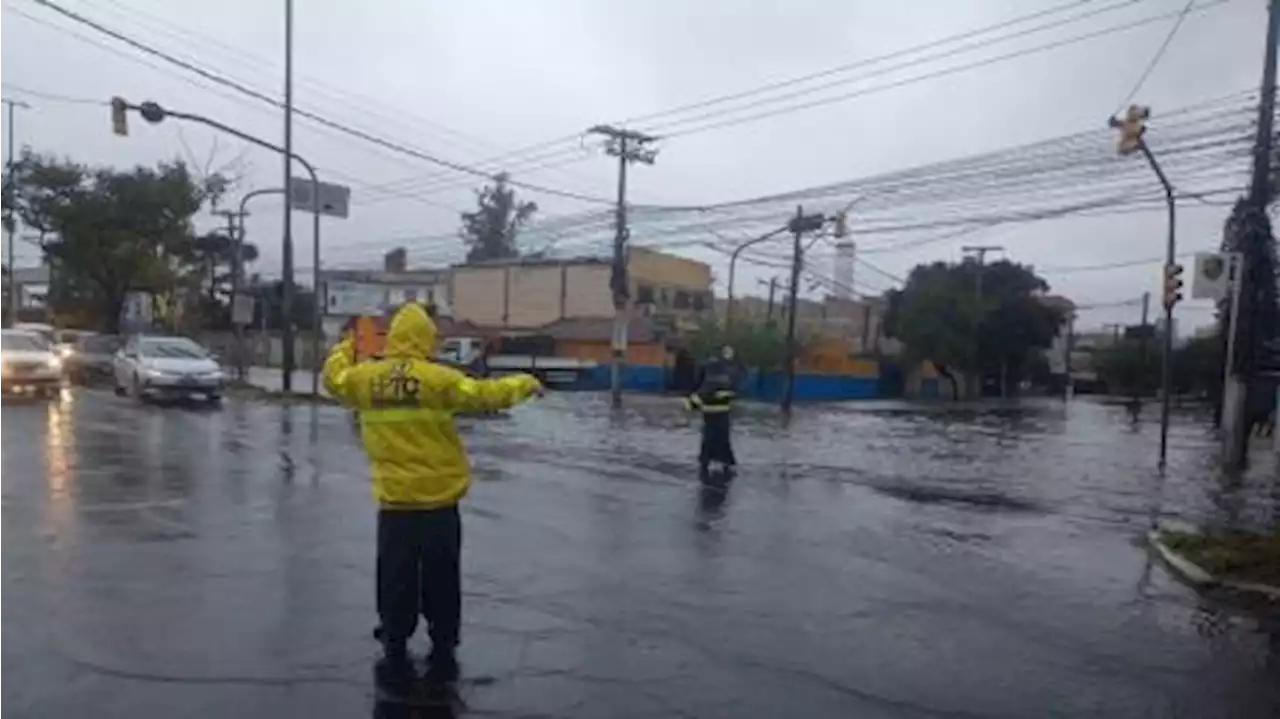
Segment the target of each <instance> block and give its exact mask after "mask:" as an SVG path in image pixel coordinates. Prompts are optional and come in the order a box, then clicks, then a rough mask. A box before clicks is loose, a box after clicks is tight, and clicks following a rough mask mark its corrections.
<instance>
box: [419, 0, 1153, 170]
mask: <svg viewBox="0 0 1280 719" xmlns="http://www.w3.org/2000/svg"><path fill="white" fill-rule="evenodd" d="M1137 1H1140V0H1123V2H1118V3H1112V4H1110V5H1106V6H1103V7H1101V8H1092V9H1090V10H1088V11H1086V12H1084V13H1081V14H1079V15H1076V16H1074V17H1071V18H1067V19H1066V20H1060V21H1056V22H1053V23H1048V24H1044V25H1040V26H1037V27H1034V28H1030V29H1029V30H1024V31H1021V32H1019V33H1013V34H1009V35H1004V36H1001V37H997V38H995V39H993V40H987V41H983V42H980V43H970V44H969V45H965V46H961V47H960V48H953V49H952V50H950V51H947V52H946V53H941V54H936V55H934V56H930V57H926V58H917V59H915V60H913V61H910V62H907V63H903V64H900V65H897V66H894V67H892V68H889V69H888V70H881V71H878V72H876V73H873V74H871V75H868V76H866V77H863V78H855V79H854V80H843V81H839V82H836V83H828V84H825V85H821V86H818V87H815V88H809V89H806V90H802V91H800V92H798V93H792V94H789V95H784V96H780V97H773V98H766V99H764V100H760V101H757V102H756V103H754V104H752V105H744V106H740V107H735V108H729V109H727V110H722V111H717V112H713V113H709V114H704V115H702V116H698V117H696V118H686V119H683V120H676V121H672V122H670V123H667V124H668V125H672V124H682V123H688V122H691V121H696V120H701V119H706V118H709V117H715V116H719V115H722V114H725V113H731V112H736V111H740V110H742V109H745V108H746V107H751V106H754V105H755V104H768V103H773V102H778V101H781V100H784V99H788V98H790V97H794V96H799V95H803V94H807V93H812V92H816V91H819V90H822V89H827V88H829V87H833V86H836V85H840V84H847V83H848V82H851V81H856V80H858V79H867V77H874V76H875V75H878V74H884V73H885V72H888V71H896V70H900V69H902V68H905V67H910V66H913V65H918V64H922V63H925V62H930V61H933V60H938V59H942V58H945V57H949V56H952V55H956V54H959V53H962V52H968V51H971V50H975V49H979V48H982V47H986V46H988V45H991V44H994V43H998V42H1005V41H1009V40H1013V39H1017V38H1019V37H1023V36H1026V35H1029V34H1032V33H1035V32H1042V31H1044V30H1048V29H1052V28H1055V27H1059V26H1061V25H1065V24H1070V23H1074V22H1079V21H1081V20H1084V19H1087V18H1089V17H1092V16H1095V15H1099V14H1102V13H1105V12H1112V11H1115V10H1118V9H1121V8H1123V7H1127V6H1131V5H1133V4H1134V3H1135V2H1137ZM1079 6H1080V3H1079V2H1078V0H1073V1H1072V2H1066V3H1061V4H1059V5H1056V6H1054V7H1051V8H1047V9H1045V10H1040V11H1037V12H1033V13H1030V14H1026V15H1021V16H1018V17H1015V18H1012V19H1010V20H1006V21H1003V22H1000V23H996V24H993V25H989V26H986V27H982V28H978V29H975V30H970V31H966V32H962V33H958V34H954V35H951V36H948V37H944V38H941V39H938V40H935V41H931V42H927V43H923V44H919V45H915V46H912V47H909V48H904V49H901V50H898V51H894V52H890V53H887V54H883V55H879V56H875V57H870V58H864V59H860V60H857V61H854V62H851V63H846V64H843V65H840V66H837V67H834V68H829V69H826V70H822V71H818V72H815V73H810V74H807V75H802V76H799V77H794V78H789V79H786V80H781V81H777V82H773V83H768V84H765V85H763V86H760V87H757V88H752V89H749V90H745V91H741V92H736V93H731V94H728V95H721V96H717V97H713V98H709V99H706V100H702V101H698V102H694V103H690V104H687V105H681V106H678V107H675V108H672V109H669V110H663V111H659V112H654V113H648V114H644V115H638V116H634V117H632V118H629V119H627V120H625V121H622V124H628V123H635V122H641V121H645V120H653V119H657V118H660V117H666V116H670V115H678V114H681V113H683V112H687V111H688V110H696V109H700V108H703V107H710V106H714V105H717V104H723V103H726V102H731V101H733V100H738V99H744V98H747V97H751V96H755V95H759V94H763V93H767V92H770V91H772V90H776V89H781V88H784V87H788V86H791V85H796V84H801V83H805V82H809V81H812V80H815V79H821V78H823V77H828V76H831V75H836V74H841V73H845V72H849V71H851V70H855V69H858V68H861V67H867V66H871V65H875V64H878V63H882V62H885V61H887V60H892V59H895V58H899V57H907V56H910V55H913V54H918V53H920V52H923V51H925V50H929V49H932V48H935V47H940V46H944V45H947V44H952V43H955V42H958V41H961V40H965V39H969V38H973V37H978V36H981V35H986V34H990V33H992V32H995V31H998V30H1002V29H1005V28H1009V27H1013V26H1016V25H1020V24H1025V23H1027V22H1031V21H1034V20H1037V19H1041V18H1044V17H1049V16H1052V15H1056V14H1060V13H1062V12H1065V11H1068V10H1072V9H1076V8H1078V7H1079ZM580 137H581V136H580V135H578V134H574V135H567V136H562V137H558V138H554V139H552V140H548V141H545V142H541V143H537V144H534V145H530V146H528V147H526V148H521V149H519V150H515V151H512V152H510V153H506V154H505V155H499V156H496V157H494V158H492V160H491V161H495V162H496V161H499V160H502V159H504V158H514V157H516V156H519V155H524V154H528V153H529V152H533V151H536V150H541V149H545V148H548V147H554V146H555V145H558V144H561V143H563V142H565V141H569V140H574V139H577V138H580ZM564 153H565V150H557V151H554V152H552V153H549V154H544V155H542V157H544V158H555V159H565V160H566V161H564V162H560V163H556V164H552V165H550V166H549V167H550V168H557V167H561V166H563V165H564V164H570V163H573V162H577V161H580V158H572V159H568V158H564ZM489 162H490V161H485V162H482V164H488V163H489ZM534 169H541V167H535V168H534ZM513 171H517V170H513ZM525 171H528V170H525ZM437 177H438V176H437ZM429 179H430V178H428V180H429Z"/></svg>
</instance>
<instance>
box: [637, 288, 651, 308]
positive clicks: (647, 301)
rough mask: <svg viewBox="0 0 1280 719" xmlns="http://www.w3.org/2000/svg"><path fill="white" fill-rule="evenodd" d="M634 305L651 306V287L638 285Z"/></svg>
mask: <svg viewBox="0 0 1280 719" xmlns="http://www.w3.org/2000/svg"><path fill="white" fill-rule="evenodd" d="M636 304H639V305H651V304H653V287H651V286H650V285H640V286H639V287H638V288H636Z"/></svg>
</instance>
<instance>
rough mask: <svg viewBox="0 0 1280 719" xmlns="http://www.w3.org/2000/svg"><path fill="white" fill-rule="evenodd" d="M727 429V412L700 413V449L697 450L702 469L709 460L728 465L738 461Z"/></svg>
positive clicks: (728, 427) (728, 424)
mask: <svg viewBox="0 0 1280 719" xmlns="http://www.w3.org/2000/svg"><path fill="white" fill-rule="evenodd" d="M729 430H730V423H729V413H728V412H706V413H704V414H703V415H702V449H701V450H700V451H699V452H698V465H699V466H700V467H701V468H702V469H703V470H706V469H707V465H708V464H710V463H711V462H720V463H721V464H726V465H729V466H733V465H736V464H737V463H738V462H737V460H736V459H734V456H733V445H732V444H731V443H730V442H729Z"/></svg>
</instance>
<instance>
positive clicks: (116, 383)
mask: <svg viewBox="0 0 1280 719" xmlns="http://www.w3.org/2000/svg"><path fill="white" fill-rule="evenodd" d="M111 385H112V387H111V389H113V390H114V391H115V393H116V396H117V397H124V396H125V395H126V394H128V393H127V392H125V389H124V387H121V386H120V379H119V377H118V376H117V377H113V378H112V380H111Z"/></svg>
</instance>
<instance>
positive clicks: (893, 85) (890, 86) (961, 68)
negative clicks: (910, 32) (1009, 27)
mask: <svg viewBox="0 0 1280 719" xmlns="http://www.w3.org/2000/svg"><path fill="white" fill-rule="evenodd" d="M1230 1H1231V0H1208V1H1207V2H1205V3H1203V4H1201V5H1197V6H1193V7H1192V11H1195V12H1203V11H1205V10H1208V9H1210V8H1212V7H1215V6H1218V5H1222V4H1224V3H1227V2H1230ZM1175 15H1176V13H1161V14H1159V15H1152V16H1148V17H1145V18H1142V19H1139V20H1135V21H1132V22H1127V23H1123V24H1120V25H1113V26H1109V27H1106V28H1102V29H1100V30H1094V31H1090V32H1086V33H1082V34H1079V35H1075V36H1072V37H1069V38H1065V39H1062V40H1055V41H1053V42H1049V43H1044V44H1041V45H1035V46H1032V47H1029V48H1023V49H1020V50H1016V51H1013V52H1008V53H1004V54H1002V55H994V56H992V57H988V58H983V59H982V60H977V61H974V62H969V63H965V64H961V65H956V66H953V67H948V68H944V69H941V70H935V71H933V72H928V73H924V74H921V75H916V76H913V77H908V78H904V79H902V80H896V81H893V82H888V83H884V84H881V85H874V86H872V87H867V88H862V89H859V90H855V91H852V92H848V93H844V94H841V95H834V96H830V97H823V98H818V99H816V100H811V101H809V102H803V103H796V104H793V105H788V106H785V107H781V108H776V109H773V110H766V111H764V112H759V113H755V114H752V115H746V116H743V117H737V118H729V119H726V120H722V121H719V122H712V123H708V124H705V125H695V126H693V127H690V128H687V129H677V130H674V131H667V132H665V133H662V134H663V135H664V137H668V138H671V137H684V136H687V135H693V134H697V133H701V132H707V131H710V130H719V129H724V128H726V127H733V126H736V125H741V124H744V123H748V122H756V121H758V120H764V119H768V118H771V117H776V116H778V115H783V114H790V113H793V112H800V111H802V110H810V109H813V108H816V107H823V106H825V105H831V104H834V103H838V102H846V101H848V100H852V99H854V98H858V97H862V96H865V95H871V94H874V93H879V92H885V91H888V90H894V89H897V88H900V87H905V86H907V85H913V84H916V83H920V82H924V81H927V80H934V79H937V78H939V77H946V76H949V75H955V74H958V73H962V72H968V71H969V70H976V69H978V68H982V67H986V66H988V65H994V64H996V63H1001V62H1006V61H1009V60H1014V59H1018V58H1022V57H1027V56H1030V55H1036V54H1041V53H1045V52H1048V51H1050V50H1056V49H1058V48H1062V47H1067V46H1070V45H1075V44H1078V43H1081V42H1085V41H1088V40H1094V39H1097V38H1100V37H1105V36H1108V35H1114V34H1116V33H1121V32H1126V31H1129V30H1133V29H1136V28H1139V27H1143V26H1145V25H1150V24H1151V23H1154V22H1159V21H1160V20H1166V19H1169V18H1171V17H1174V16H1175ZM744 107H748V106H744ZM740 109H743V108H738V109H735V110H731V111H727V112H736V111H738V110H740ZM651 130H655V131H657V132H661V128H660V127H659V128H656V129H655V128H651Z"/></svg>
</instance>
